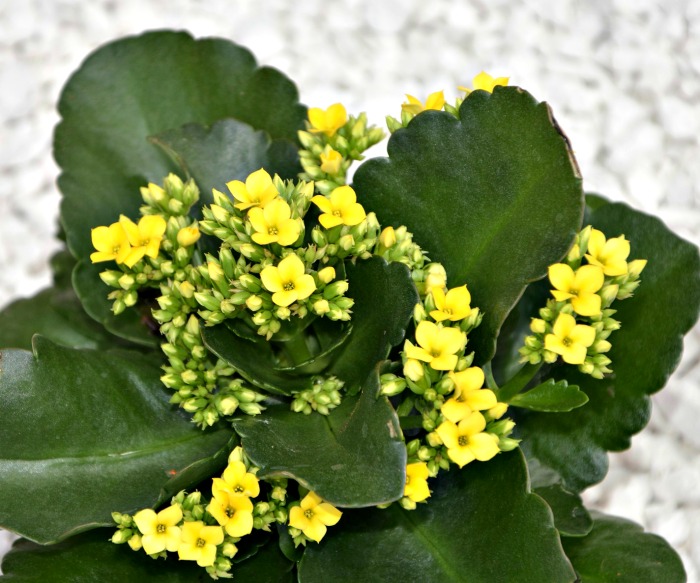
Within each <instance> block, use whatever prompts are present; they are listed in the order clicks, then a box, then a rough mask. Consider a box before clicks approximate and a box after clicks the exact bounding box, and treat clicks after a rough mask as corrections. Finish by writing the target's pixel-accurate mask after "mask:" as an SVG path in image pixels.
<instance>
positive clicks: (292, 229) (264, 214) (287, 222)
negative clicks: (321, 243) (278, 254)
mask: <svg viewBox="0 0 700 583" xmlns="http://www.w3.org/2000/svg"><path fill="white" fill-rule="evenodd" d="M291 216H292V209H291V208H290V207H289V205H288V204H287V201H285V200H284V199H282V198H276V199H275V200H273V201H271V202H269V203H268V204H266V205H265V208H260V207H255V208H252V209H250V211H249V212H248V220H249V221H250V224H251V225H253V228H254V229H255V231H256V232H255V233H253V235H252V238H253V241H255V242H256V243H257V244H258V245H267V244H269V243H279V244H280V245H282V246H283V247H285V246H287V245H291V244H292V243H294V242H295V241H296V240H297V239H298V238H299V233H300V232H301V220H299V219H292V218H291Z"/></svg>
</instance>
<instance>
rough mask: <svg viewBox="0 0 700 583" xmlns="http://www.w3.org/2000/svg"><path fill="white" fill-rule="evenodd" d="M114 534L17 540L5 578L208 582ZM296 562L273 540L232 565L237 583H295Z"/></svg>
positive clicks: (28, 582)
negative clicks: (46, 542)
mask: <svg viewBox="0 0 700 583" xmlns="http://www.w3.org/2000/svg"><path fill="white" fill-rule="evenodd" d="M113 533H114V531H113V530H111V529H110V530H107V529H100V530H96V531H93V532H89V533H85V534H81V535H79V536H76V537H73V538H71V539H69V540H67V541H64V542H61V543H59V544H57V545H52V546H48V547H44V546H40V545H37V544H34V543H32V542H29V541H27V540H19V541H17V542H16V543H15V544H14V546H13V547H12V550H10V552H9V553H7V555H6V556H5V558H4V560H3V563H2V570H3V572H4V576H2V577H0V580H2V579H6V580H7V581H10V580H11V581H12V582H13V583H46V582H47V581H61V582H63V581H65V582H67V581H70V583H97V582H99V583H111V582H112V581H114V582H117V581H133V582H140V581H148V582H149V583H197V582H198V583H208V582H209V581H211V580H212V579H211V577H210V576H209V575H208V574H207V572H206V571H205V570H204V569H203V568H202V567H198V566H197V565H196V563H194V562H190V561H178V560H177V555H175V554H171V555H170V556H169V557H168V559H167V560H165V561H163V560H157V561H154V560H153V559H151V558H150V557H149V556H147V555H146V554H145V553H144V552H143V551H140V552H134V551H132V550H131V549H130V548H129V547H128V545H125V544H124V545H115V544H112V543H111V542H109V539H110V537H111V536H112V534H113ZM293 569H294V563H291V562H289V561H287V560H286V559H285V558H284V556H283V555H282V553H281V552H280V551H279V549H277V545H276V543H275V542H274V541H272V542H271V543H268V544H267V545H266V546H265V547H263V548H262V549H260V550H259V551H258V552H257V553H256V554H255V555H253V556H252V557H250V558H249V559H246V560H245V561H243V562H241V563H238V564H236V565H234V567H233V569H232V571H231V572H232V573H233V575H234V578H235V580H236V582H237V583H283V582H289V583H291V582H292V581H293V579H294V577H293V573H292V571H293Z"/></svg>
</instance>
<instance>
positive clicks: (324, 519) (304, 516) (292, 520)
mask: <svg viewBox="0 0 700 583" xmlns="http://www.w3.org/2000/svg"><path fill="white" fill-rule="evenodd" d="M341 516H342V512H340V510H338V509H337V508H336V507H335V506H333V505H331V504H329V503H328V502H324V501H323V499H322V498H321V497H320V496H319V495H318V494H316V493H314V492H309V493H308V494H307V495H306V496H304V499H303V500H302V501H301V503H300V505H299V506H294V507H293V508H292V509H291V510H290V511H289V526H291V527H293V528H298V529H299V530H300V531H302V532H303V533H304V535H305V536H306V537H307V538H309V539H311V540H314V541H316V542H320V540H321V539H322V538H323V537H324V536H325V534H326V530H327V529H326V527H327V526H333V525H334V524H337V522H338V521H339V520H340V517H341Z"/></svg>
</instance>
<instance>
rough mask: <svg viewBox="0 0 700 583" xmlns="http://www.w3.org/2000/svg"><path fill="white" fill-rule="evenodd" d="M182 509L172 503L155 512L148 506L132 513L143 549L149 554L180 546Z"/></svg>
mask: <svg viewBox="0 0 700 583" xmlns="http://www.w3.org/2000/svg"><path fill="white" fill-rule="evenodd" d="M181 520H182V509H181V508H180V507H179V506H178V505H176V504H174V505H173V506H168V508H164V509H163V510H161V511H160V512H159V513H158V514H156V513H155V512H154V511H153V510H151V509H150V508H146V509H145V510H140V511H139V512H137V513H136V514H134V523H135V524H136V526H137V527H138V529H139V530H140V531H141V535H142V536H141V544H142V545H143V550H144V551H146V553H148V554H149V555H153V554H156V553H160V552H162V551H165V550H167V551H170V552H171V553H172V552H175V551H176V550H177V549H178V548H179V546H180V527H179V526H177V524H178V523H179V522H180V521H181Z"/></svg>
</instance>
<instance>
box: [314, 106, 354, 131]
mask: <svg viewBox="0 0 700 583" xmlns="http://www.w3.org/2000/svg"><path fill="white" fill-rule="evenodd" d="M347 121H348V114H347V112H346V111H345V107H343V104H342V103H334V104H333V105H331V106H330V107H328V109H326V110H323V109H321V108H320V107H312V108H311V109H309V124H310V125H311V127H310V128H309V131H310V132H311V133H312V134H318V133H324V134H326V135H327V136H328V137H329V138H330V137H331V136H332V135H333V134H334V133H335V132H337V131H338V130H339V129H340V128H342V127H343V126H344V125H345V124H346V123H347Z"/></svg>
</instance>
